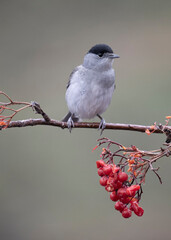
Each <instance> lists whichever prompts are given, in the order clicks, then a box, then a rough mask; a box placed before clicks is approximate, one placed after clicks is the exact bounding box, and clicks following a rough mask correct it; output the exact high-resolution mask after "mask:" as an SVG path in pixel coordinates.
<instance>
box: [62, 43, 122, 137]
mask: <svg viewBox="0 0 171 240" xmlns="http://www.w3.org/2000/svg"><path fill="white" fill-rule="evenodd" d="M114 58H119V56H118V55H116V54H114V53H113V50H112V49H111V48H110V47H109V46H108V45H106V44H97V45H95V46H94V47H92V48H91V49H90V50H89V51H88V53H87V54H86V55H85V57H84V61H83V64H82V65H80V66H78V67H76V68H75V69H74V71H73V72H72V73H71V75H70V78H69V82H68V85H67V90H66V95H65V97H66V102H67V105H68V109H69V113H68V114H67V115H66V116H65V117H64V119H63V120H62V121H63V122H67V124H68V128H69V130H70V131H71V129H72V127H74V122H78V121H81V120H82V119H91V118H94V117H96V116H97V117H99V118H100V120H101V122H100V125H99V129H101V130H102V131H101V133H102V132H103V130H104V128H105V126H106V123H105V120H104V119H103V118H102V117H101V114H102V113H104V112H105V111H106V109H107V108H108V106H109V104H110V102H111V99H112V94H113V91H114V88H115V72H114V69H113V68H112V64H113V62H114Z"/></svg>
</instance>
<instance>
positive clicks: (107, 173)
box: [103, 165, 112, 175]
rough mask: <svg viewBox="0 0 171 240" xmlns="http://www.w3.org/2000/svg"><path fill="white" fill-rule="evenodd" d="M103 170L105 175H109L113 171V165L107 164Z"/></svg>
mask: <svg viewBox="0 0 171 240" xmlns="http://www.w3.org/2000/svg"><path fill="white" fill-rule="evenodd" d="M103 172H104V174H105V175H109V174H110V173H111V172H112V167H111V165H106V166H104V167H103Z"/></svg>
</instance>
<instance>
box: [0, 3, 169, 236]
mask: <svg viewBox="0 0 171 240" xmlns="http://www.w3.org/2000/svg"><path fill="white" fill-rule="evenodd" d="M96 43H106V44H109V45H110V46H111V47H112V48H113V49H114V51H115V53H117V54H119V55H120V59H117V60H116V61H115V63H114V68H115V71H116V91H115V93H114V96H113V99H112V103H111V105H110V107H109V108H108V110H107V111H106V113H104V114H103V117H104V118H105V120H106V122H122V123H136V124H143V125H144V124H147V125H151V124H153V123H154V121H157V123H164V121H165V116H166V115H170V105H169V104H170V103H169V102H170V89H171V81H170V78H171V68H170V64H171V1H169V0H168V1H167V0H159V1H158V0H149V1H146V0H143V1H142V0H137V1H132V0H128V1H126V0H125V1H123V0H120V1H116V0H103V1H102V0H94V1H90V0H87V1H76V0H75V1H74V0H73V1H66V0H61V1H58V0H34V1H33V0H30V1H26V0H21V1H19V0H15V1H10V0H0V90H2V91H5V92H6V93H7V94H8V95H10V96H11V97H12V98H13V99H15V100H20V101H29V102H30V101H32V100H35V101H37V102H38V103H40V105H41V106H42V108H43V109H44V111H45V112H46V113H47V114H48V115H49V116H50V117H51V118H54V119H58V120H60V119H62V117H63V116H64V115H65V114H66V113H67V106H66V102H65V90H66V84H67V81H68V76H69V74H70V73H71V71H72V70H73V68H74V67H75V66H77V65H79V64H80V63H82V60H83V56H84V54H85V53H86V52H87V51H88V50H89V49H90V47H92V46H93V45H94V44H96ZM31 117H32V118H36V117H39V116H38V115H35V114H34V113H33V112H32V110H31V109H28V110H26V111H25V112H23V113H20V114H18V116H17V117H16V118H15V119H25V118H31ZM94 120H95V121H96V120H98V119H94ZM0 134H1V138H0V146H1V148H0V156H1V157H0V235H1V236H0V239H2V240H6V239H7V240H23V239H24V240H47V239H49V240H55V239H60V240H63V239H65V240H68V239H70V240H80V239H81V240H83V239H93V240H97V239H98V240H103V239H117V240H120V239H125V238H126V239H128V240H129V239H132V240H134V239H139V240H141V239H155V240H159V239H164V240H168V239H170V222H171V217H170V215H171V205H170V202H171V193H170V171H171V163H170V158H165V159H164V158H163V159H161V160H160V161H159V162H158V163H156V166H158V165H159V166H160V170H159V173H160V176H161V177H162V180H163V185H160V183H159V181H158V179H157V178H156V176H155V175H154V174H153V173H150V174H148V176H147V179H146V183H145V185H144V194H143V197H142V201H141V206H142V207H143V208H144V209H145V213H144V216H143V217H142V218H138V217H137V216H135V215H134V216H133V217H132V218H130V219H123V218H122V217H121V215H120V213H118V212H116V211H115V210H114V204H113V202H112V201H110V200H109V195H108V194H107V192H106V191H105V190H104V189H103V188H102V187H100V185H99V177H98V175H97V173H96V164H95V162H96V160H97V159H98V158H99V154H100V149H99V150H96V151H95V152H93V153H92V148H93V147H94V146H95V145H96V140H97V139H98V138H99V132H98V131H97V130H90V129H74V130H73V131H72V133H71V134H70V133H69V131H68V130H67V129H65V130H61V129H59V128H54V127H46V126H36V127H27V128H21V129H17V128H15V129H7V130H5V131H2V132H1V133H0ZM103 136H106V137H109V138H111V139H113V140H115V141H117V142H120V143H122V144H124V145H126V146H130V145H131V144H135V145H136V146H137V147H139V148H140V149H142V148H143V149H147V150H150V149H156V148H159V147H161V146H162V143H163V142H164V141H165V137H164V136H163V135H155V134H154V135H152V136H147V135H145V134H143V133H133V132H128V131H127V132H126V131H125V132H124V131H109V130H106V131H104V134H103Z"/></svg>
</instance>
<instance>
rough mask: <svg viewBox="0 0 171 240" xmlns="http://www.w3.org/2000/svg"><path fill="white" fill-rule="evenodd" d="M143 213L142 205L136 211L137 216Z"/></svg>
mask: <svg viewBox="0 0 171 240" xmlns="http://www.w3.org/2000/svg"><path fill="white" fill-rule="evenodd" d="M143 214H144V209H142V207H139V208H138V212H137V213H136V215H137V216H139V217H141V216H142V215H143Z"/></svg>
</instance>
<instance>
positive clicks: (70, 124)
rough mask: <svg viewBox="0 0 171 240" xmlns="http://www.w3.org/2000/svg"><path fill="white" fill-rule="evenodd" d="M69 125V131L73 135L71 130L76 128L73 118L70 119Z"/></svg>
mask: <svg viewBox="0 0 171 240" xmlns="http://www.w3.org/2000/svg"><path fill="white" fill-rule="evenodd" d="M67 125H68V129H69V131H70V133H71V130H72V128H73V127H74V121H73V119H72V117H70V118H69V119H68V121H67Z"/></svg>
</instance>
